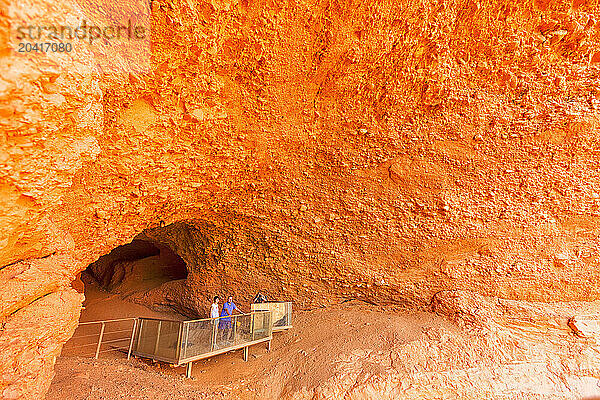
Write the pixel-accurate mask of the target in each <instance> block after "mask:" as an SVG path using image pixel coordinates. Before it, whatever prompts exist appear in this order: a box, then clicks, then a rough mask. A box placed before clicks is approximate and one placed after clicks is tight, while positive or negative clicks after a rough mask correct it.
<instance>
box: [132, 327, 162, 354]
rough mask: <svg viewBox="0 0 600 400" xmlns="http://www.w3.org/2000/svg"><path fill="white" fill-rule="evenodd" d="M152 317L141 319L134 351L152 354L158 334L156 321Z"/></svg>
mask: <svg viewBox="0 0 600 400" xmlns="http://www.w3.org/2000/svg"><path fill="white" fill-rule="evenodd" d="M159 322H161V321H157V320H153V319H141V320H140V324H139V325H140V326H139V328H138V333H137V335H136V340H135V344H134V348H135V352H137V353H140V354H148V355H152V354H154V351H155V348H156V339H157V336H158V323H159Z"/></svg>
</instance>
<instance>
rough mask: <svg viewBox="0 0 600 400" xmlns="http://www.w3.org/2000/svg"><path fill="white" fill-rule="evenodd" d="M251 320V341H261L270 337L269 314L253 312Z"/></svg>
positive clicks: (270, 317)
mask: <svg viewBox="0 0 600 400" xmlns="http://www.w3.org/2000/svg"><path fill="white" fill-rule="evenodd" d="M252 315H253V318H252V320H251V332H250V333H251V341H254V340H261V339H265V338H268V337H269V336H271V333H272V332H271V329H272V325H271V319H272V315H271V313H270V312H268V311H265V312H255V313H253V314H252Z"/></svg>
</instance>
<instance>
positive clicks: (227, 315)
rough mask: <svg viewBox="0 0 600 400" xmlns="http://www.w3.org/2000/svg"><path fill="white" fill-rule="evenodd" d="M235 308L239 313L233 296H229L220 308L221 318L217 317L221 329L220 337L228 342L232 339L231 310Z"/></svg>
mask: <svg viewBox="0 0 600 400" xmlns="http://www.w3.org/2000/svg"><path fill="white" fill-rule="evenodd" d="M235 310H237V312H239V313H240V314H241V311H240V309H239V308H237V306H236V305H235V303H234V302H233V296H229V297H228V298H227V301H226V302H225V303H223V308H222V309H221V318H219V329H221V338H222V339H225V340H226V341H227V342H230V341H231V340H232V339H233V337H232V336H233V324H232V322H231V316H232V315H233V312H234V311H235Z"/></svg>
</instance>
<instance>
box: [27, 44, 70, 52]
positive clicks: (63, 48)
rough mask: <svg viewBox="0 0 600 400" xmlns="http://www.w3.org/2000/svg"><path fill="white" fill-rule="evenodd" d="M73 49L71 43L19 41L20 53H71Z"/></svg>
mask: <svg viewBox="0 0 600 400" xmlns="http://www.w3.org/2000/svg"><path fill="white" fill-rule="evenodd" d="M71 50H73V45H72V44H71V43H68V42H67V43H28V42H27V43H24V42H21V43H19V50H18V51H19V53H50V52H52V53H69V52H70V51H71Z"/></svg>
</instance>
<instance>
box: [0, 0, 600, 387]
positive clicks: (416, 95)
mask: <svg viewBox="0 0 600 400" xmlns="http://www.w3.org/2000/svg"><path fill="white" fill-rule="evenodd" d="M115 4H121V3H115ZM151 6H152V44H153V47H152V58H151V64H152V68H151V71H149V72H148V73H125V72H121V73H112V74H103V73H101V72H100V71H97V70H96V69H94V63H93V61H94V55H93V54H87V53H85V52H83V53H78V54H77V57H75V56H74V55H73V56H71V55H68V54H60V55H59V54H49V55H42V54H36V55H31V54H30V55H25V56H23V55H16V54H15V53H14V51H13V50H12V49H11V48H10V46H9V44H7V43H5V42H3V46H2V52H1V53H0V57H2V62H1V63H0V72H1V73H0V98H1V100H2V101H1V102H0V103H1V105H0V115H2V119H1V120H0V124H1V127H2V128H1V132H2V136H0V137H1V140H0V147H1V151H0V198H1V199H2V201H1V203H0V209H1V210H2V212H0V226H2V227H3V228H4V229H3V230H2V231H1V232H0V244H1V246H0V265H2V266H3V268H2V275H1V276H0V293H1V296H2V308H1V309H2V313H1V314H0V318H1V321H2V325H1V328H0V343H1V345H0V359H10V360H17V361H15V362H13V363H8V364H7V363H4V362H3V363H1V364H0V365H2V368H3V370H2V374H0V393H1V394H2V396H4V397H5V398H18V397H19V396H22V397H24V398H35V397H39V396H40V395H41V393H42V392H43V390H44V387H45V386H44V384H45V383H47V382H49V380H50V379H51V376H52V367H51V365H52V362H53V361H52V357H51V356H50V355H51V354H58V352H59V351H60V346H61V344H62V343H64V341H65V340H66V339H67V338H68V336H69V334H70V332H72V328H73V327H74V326H75V324H76V321H77V318H78V314H79V307H80V304H81V296H80V295H77V294H76V293H75V291H74V290H73V289H72V288H71V287H70V282H69V281H73V280H75V279H76V276H77V273H78V272H79V271H81V270H83V269H85V268H86V267H87V265H88V264H90V263H91V262H94V261H96V260H97V259H98V257H100V256H102V255H104V254H107V253H109V252H110V251H111V250H112V249H114V248H115V247H117V246H118V245H121V244H124V243H127V242H130V241H131V240H132V239H133V238H134V237H135V236H136V235H139V234H140V233H142V232H144V231H145V230H147V231H146V233H145V234H147V235H153V236H155V237H156V238H157V240H158V241H160V242H161V243H167V244H168V245H169V246H172V249H173V250H174V251H176V252H177V253H178V254H179V255H180V256H181V257H182V258H183V259H184V260H185V262H186V264H187V265H188V268H189V269H190V271H192V273H190V274H189V275H188V278H187V280H186V283H185V284H186V285H187V286H188V287H189V288H190V290H191V292H190V293H192V294H191V295H190V296H191V297H194V298H195V297H197V296H200V295H202V296H205V297H206V296H208V295H210V294H208V293H205V292H206V291H212V290H217V288H218V289H219V290H228V291H231V290H235V291H237V292H239V293H241V294H243V295H246V294H248V293H252V292H253V291H254V290H255V289H256V288H259V287H260V288H262V289H263V290H265V291H267V292H268V293H269V294H271V295H272V296H273V297H278V298H284V299H293V300H294V301H295V302H296V303H297V305H298V307H304V306H317V305H321V304H324V303H328V302H330V301H333V300H336V301H337V300H340V299H345V298H361V299H365V300H367V301H369V302H373V303H385V304H398V303H402V304H407V305H412V306H416V307H421V306H425V305H427V304H429V303H430V301H431V299H432V297H433V296H434V295H435V293H437V292H439V291H442V290H454V289H461V290H468V291H472V292H475V293H479V294H481V295H486V296H492V297H499V298H504V299H512V300H527V301H538V302H549V301H593V300H597V299H598V293H599V291H598V289H599V286H598V285H599V282H600V279H598V278H599V276H598V274H599V272H598V271H599V270H598V268H596V266H597V264H598V258H599V253H598V235H599V231H598V220H599V216H600V180H599V176H598V162H599V161H600V158H599V157H600V156H599V154H598V152H597V148H598V141H599V125H598V116H599V111H598V106H599V104H600V103H599V101H600V98H599V96H600V78H599V76H598V73H599V72H600V68H599V63H600V48H599V46H598V44H599V41H600V28H599V25H598V19H597V18H598V12H599V11H600V10H599V6H598V4H597V2H596V1H592V0H576V1H573V2H569V1H552V0H549V1H546V0H535V1H525V2H514V1H509V0H496V1H487V2H483V1H481V2H480V1H473V0H461V1H452V0H442V1H437V0H436V1H433V0H431V1H428V0H426V1H423V2H410V1H377V2H374V1H372V2H361V3H357V2H354V1H349V0H348V1H335V2H332V1H329V0H327V1H319V0H314V1H305V2H298V3H272V2H266V1H265V2H263V1H250V0H240V1H224V0H216V1H211V2H204V1H198V0H172V1H169V0H156V1H152V3H151ZM0 7H1V9H2V12H1V13H0V21H1V22H2V24H1V28H0V29H2V33H3V35H4V36H6V37H12V36H11V35H13V33H14V32H13V31H12V30H11V29H12V28H11V26H12V25H11V24H14V22H15V21H34V22H37V23H52V22H54V23H61V22H62V21H63V19H64V16H65V15H70V14H73V15H77V14H81V12H82V11H81V8H80V7H79V6H78V5H77V4H75V3H74V2H72V1H69V0H61V1H59V2H48V1H46V0H29V1H26V2H18V3H17V2H13V3H7V2H6V1H4V2H1V3H0ZM123 7H125V9H126V4H124V5H123ZM56 65H60V68H56ZM161 229H162V230H161ZM50 316H51V317H50ZM44 318H51V320H52V323H51V324H49V325H46V326H45V328H44V329H42V330H41V331H40V332H43V335H44V338H43V340H42V339H40V340H41V341H40V340H38V339H36V336H35V335H30V334H29V332H28V331H25V330H17V329H9V327H10V326H29V324H32V323H34V322H35V323H38V322H40V321H43V320H44ZM40 334H42V333H40ZM32 351H33V352H34V353H31V352H32ZM32 354H34V355H32ZM28 357H33V358H31V360H34V361H32V362H24V361H22V362H18V360H25V359H28Z"/></svg>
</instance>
